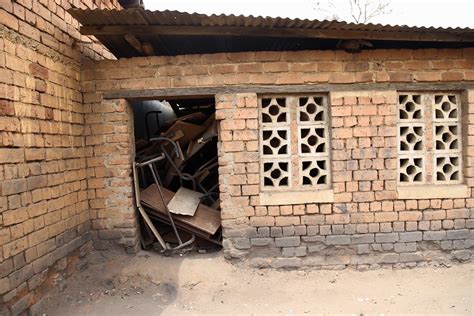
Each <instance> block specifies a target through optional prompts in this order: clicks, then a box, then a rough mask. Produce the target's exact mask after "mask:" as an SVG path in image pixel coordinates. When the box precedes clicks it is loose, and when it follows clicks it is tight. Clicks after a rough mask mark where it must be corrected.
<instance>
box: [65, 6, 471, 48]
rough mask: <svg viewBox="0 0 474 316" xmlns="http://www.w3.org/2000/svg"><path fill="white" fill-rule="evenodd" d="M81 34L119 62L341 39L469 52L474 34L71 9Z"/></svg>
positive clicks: (334, 44)
mask: <svg viewBox="0 0 474 316" xmlns="http://www.w3.org/2000/svg"><path fill="white" fill-rule="evenodd" d="M69 12H70V13H71V15H72V16H73V17H75V18H76V19H78V20H79V22H80V23H81V24H82V26H81V29H80V32H81V34H84V35H93V36H95V37H97V39H98V40H99V41H101V42H102V43H103V44H104V45H105V46H106V47H108V48H109V49H110V50H111V51H112V53H113V54H115V55H116V56H117V57H132V56H141V55H179V54H193V53H216V52H235V51H262V50H269V51H271V50H304V49H337V48H339V46H338V45H340V41H341V40H364V41H371V42H373V46H374V47H375V48H425V47H472V46H474V29H470V28H426V27H408V26H391V25H380V24H354V23H346V22H338V21H317V20H300V19H283V18H271V17H266V18H264V17H253V16H248V17H245V16H234V15H211V16H208V15H203V14H195V13H194V14H190V13H184V12H176V11H148V10H143V9H129V10H80V9H71V10H69Z"/></svg>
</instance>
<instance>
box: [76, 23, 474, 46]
mask: <svg viewBox="0 0 474 316" xmlns="http://www.w3.org/2000/svg"><path fill="white" fill-rule="evenodd" d="M80 31H81V34H84V35H95V36H100V35H126V34H133V35H188V36H248V37H293V38H320V39H341V40H344V39H364V40H392V41H420V42H474V32H468V33H466V32H463V33H455V32H440V31H434V32H430V31H423V32H422V31H416V32H406V31H377V30H372V31H362V30H330V29H301V28H264V27H237V26H169V25H123V26H122V25H106V26H91V25H86V26H82V27H81V29H80Z"/></svg>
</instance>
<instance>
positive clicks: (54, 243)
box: [0, 0, 118, 315]
mask: <svg viewBox="0 0 474 316" xmlns="http://www.w3.org/2000/svg"><path fill="white" fill-rule="evenodd" d="M71 6H75V7H81V8H117V7H118V2H117V1H115V0H106V1H93V0H81V1H78V0H71V1H66V0H21V1H20V0H17V1H11V0H5V1H1V2H0V20H1V21H2V23H1V24H0V34H1V36H0V314H2V315H3V314H4V313H5V314H8V313H10V312H11V313H13V314H18V313H20V312H21V311H24V310H25V309H26V308H28V306H36V307H38V306H39V304H40V303H41V297H42V295H43V294H44V293H45V292H46V291H47V288H48V286H49V285H51V284H57V283H59V282H62V280H63V279H64V277H66V275H67V273H66V271H72V270H73V269H74V268H75V265H76V264H77V258H78V256H79V255H83V254H84V253H86V252H87V250H88V249H89V248H90V246H91V245H90V236H89V234H88V231H89V230H90V216H89V215H90V213H89V201H88V199H89V197H88V192H87V187H88V183H87V170H86V164H87V161H86V159H87V152H86V149H85V145H86V141H85V137H84V109H83V106H82V93H81V84H80V80H81V64H82V60H83V59H84V58H88V59H101V58H113V56H112V55H111V54H110V53H109V52H108V51H106V50H105V49H104V47H103V46H101V45H100V44H98V43H97V42H96V41H95V40H94V39H91V38H88V37H84V36H81V35H80V34H79V31H78V28H79V23H78V22H77V21H76V20H74V19H73V18H72V17H71V16H70V15H69V14H68V13H67V12H66V10H67V9H69V8H71Z"/></svg>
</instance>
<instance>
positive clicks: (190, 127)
mask: <svg viewBox="0 0 474 316" xmlns="http://www.w3.org/2000/svg"><path fill="white" fill-rule="evenodd" d="M205 130H206V129H205V128H204V127H202V126H200V125H195V124H190V123H186V122H182V121H176V122H175V123H173V125H171V127H170V128H168V130H167V131H166V132H164V133H161V136H164V137H168V138H172V137H173V135H175V134H176V133H179V132H181V133H183V137H180V138H179V139H178V140H177V142H178V143H179V144H180V145H181V146H186V145H187V144H188V143H189V142H190V141H191V140H193V139H195V138H196V137H198V136H199V135H201V134H202V133H203V132H204V131H205Z"/></svg>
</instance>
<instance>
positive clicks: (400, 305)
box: [43, 251, 474, 316]
mask: <svg viewBox="0 0 474 316" xmlns="http://www.w3.org/2000/svg"><path fill="white" fill-rule="evenodd" d="M88 262H89V264H88V268H87V269H85V270H83V271H81V272H79V273H77V274H76V275H75V276H74V277H73V278H71V279H69V281H68V282H67V286H66V287H65V288H62V289H61V290H60V289H56V290H55V292H53V293H52V294H51V296H50V297H49V298H46V299H45V300H44V305H43V306H44V311H43V312H44V314H45V315H102V316H103V315H132V314H134V315H203V314H224V315H240V314H244V315H292V314H295V315H301V314H335V313H342V314H357V315H365V314H387V315H390V314H431V315H432V314H457V315H459V314H465V315H473V304H474V303H473V302H474V278H473V271H474V265H473V264H464V265H454V266H452V267H450V268H446V267H444V268H433V267H426V268H415V269H402V270H392V269H381V270H374V271H365V272H360V271H354V270H350V269H347V270H343V271H317V270H316V271H307V270H296V271H277V270H258V269H249V268H243V267H240V266H238V265H233V264H231V263H229V262H227V261H226V260H225V259H224V258H223V255H222V253H213V254H185V255H182V256H180V255H174V256H173V257H164V256H162V255H160V254H158V253H155V252H152V251H147V252H144V251H143V252H140V253H139V254H138V255H136V256H131V255H126V254H124V253H118V252H107V253H94V254H92V255H90V256H89V258H88Z"/></svg>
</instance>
